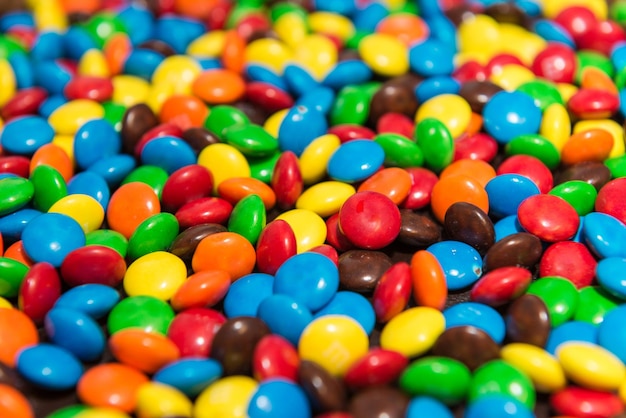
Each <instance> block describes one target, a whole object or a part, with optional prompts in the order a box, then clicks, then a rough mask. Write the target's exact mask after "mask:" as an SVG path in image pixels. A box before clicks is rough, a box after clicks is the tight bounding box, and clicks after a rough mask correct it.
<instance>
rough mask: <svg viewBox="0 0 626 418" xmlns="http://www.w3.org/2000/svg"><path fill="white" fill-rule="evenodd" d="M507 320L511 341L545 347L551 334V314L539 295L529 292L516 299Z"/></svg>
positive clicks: (509, 310) (507, 314) (507, 331)
mask: <svg viewBox="0 0 626 418" xmlns="http://www.w3.org/2000/svg"><path fill="white" fill-rule="evenodd" d="M505 320H506V334H507V336H508V338H509V341H511V342H520V343H528V344H532V345H536V346H538V347H545V345H546V341H547V340H548V336H549V334H550V315H549V312H548V308H547V307H546V305H545V303H544V302H543V301H542V300H541V299H540V298H539V297H537V296H535V295H531V294H527V295H522V296H520V297H519V298H517V299H515V301H514V302H513V303H512V304H511V305H509V307H508V309H507V313H506V317H505Z"/></svg>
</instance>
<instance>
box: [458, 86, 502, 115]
mask: <svg viewBox="0 0 626 418" xmlns="http://www.w3.org/2000/svg"><path fill="white" fill-rule="evenodd" d="M500 91H502V87H500V86H498V85H497V84H494V83H492V82H491V81H466V82H465V83H463V84H461V88H460V89H459V96H461V97H462V98H464V99H465V100H467V103H469V105H470V107H471V108H472V112H474V113H478V114H482V113H483V108H484V107H485V105H486V104H487V102H488V101H489V100H491V98H492V97H493V95H494V94H496V93H498V92H500Z"/></svg>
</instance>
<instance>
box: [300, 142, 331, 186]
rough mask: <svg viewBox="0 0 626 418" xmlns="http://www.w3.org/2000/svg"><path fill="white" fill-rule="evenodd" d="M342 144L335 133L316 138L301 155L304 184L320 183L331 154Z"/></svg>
mask: <svg viewBox="0 0 626 418" xmlns="http://www.w3.org/2000/svg"><path fill="white" fill-rule="evenodd" d="M340 145H341V141H340V140H339V137H338V136H337V135H335V134H326V135H322V136H320V137H317V138H315V139H314V140H313V141H312V142H311V143H310V144H309V145H307V147H306V148H305V149H304V151H303V152H302V154H301V155H300V160H299V163H300V173H301V174H302V181H303V182H304V184H306V185H309V184H314V183H318V182H319V181H320V180H322V179H323V178H324V177H325V176H326V166H327V165H328V160H330V157H331V155H333V153H334V152H335V150H336V149H337V148H339V146H340Z"/></svg>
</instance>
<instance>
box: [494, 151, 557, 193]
mask: <svg viewBox="0 0 626 418" xmlns="http://www.w3.org/2000/svg"><path fill="white" fill-rule="evenodd" d="M496 174H498V175H501V174H519V175H522V176H526V177H528V178H529V179H531V180H532V181H533V183H535V184H536V185H537V187H538V188H539V192H541V193H548V192H549V191H550V190H552V187H553V186H554V178H553V176H552V172H551V171H550V169H549V168H548V167H546V165H545V164H544V163H542V162H541V161H540V160H539V159H537V158H535V157H533V156H531V155H523V154H519V155H513V156H511V157H509V158H507V159H506V160H504V161H503V162H502V164H500V166H498V169H497V170H496Z"/></svg>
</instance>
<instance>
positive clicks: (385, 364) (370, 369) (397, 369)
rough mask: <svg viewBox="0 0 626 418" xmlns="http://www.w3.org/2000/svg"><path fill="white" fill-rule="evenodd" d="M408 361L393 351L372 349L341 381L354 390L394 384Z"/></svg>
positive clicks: (353, 365)
mask: <svg viewBox="0 0 626 418" xmlns="http://www.w3.org/2000/svg"><path fill="white" fill-rule="evenodd" d="M408 363H409V359H408V358H407V357H405V356H404V355H402V354H400V353H398V352H397V351H393V350H385V349H383V348H372V349H370V351H369V352H368V353H367V354H365V355H364V356H363V357H361V358H360V359H359V360H357V361H356V362H355V363H353V364H352V366H350V368H349V369H348V371H347V372H346V374H345V375H344V377H343V379H344V381H345V382H346V384H347V385H348V386H349V387H351V388H354V389H358V388H364V387H367V386H374V385H387V384H390V383H392V382H394V381H395V380H396V379H397V378H398V377H399V376H400V374H401V373H402V371H403V370H404V369H405V368H406V366H407V364H408Z"/></svg>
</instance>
